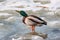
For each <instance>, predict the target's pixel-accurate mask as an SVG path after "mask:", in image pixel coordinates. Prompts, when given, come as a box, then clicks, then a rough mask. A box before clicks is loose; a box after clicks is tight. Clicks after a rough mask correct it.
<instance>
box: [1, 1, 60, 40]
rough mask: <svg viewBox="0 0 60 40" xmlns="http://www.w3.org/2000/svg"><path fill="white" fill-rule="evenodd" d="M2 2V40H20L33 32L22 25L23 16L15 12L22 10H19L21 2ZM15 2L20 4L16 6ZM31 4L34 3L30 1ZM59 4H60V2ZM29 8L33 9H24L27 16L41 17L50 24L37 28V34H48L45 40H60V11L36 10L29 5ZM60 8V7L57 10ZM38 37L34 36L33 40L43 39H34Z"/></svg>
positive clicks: (33, 6)
mask: <svg viewBox="0 0 60 40" xmlns="http://www.w3.org/2000/svg"><path fill="white" fill-rule="evenodd" d="M2 1H3V0H1V1H0V2H1V3H0V5H1V6H0V8H1V9H0V40H12V39H13V38H14V39H16V40H18V39H19V37H21V35H25V34H26V33H30V32H31V30H30V28H28V27H27V26H26V25H25V24H23V23H22V16H21V15H20V14H19V13H17V12H16V11H15V10H21V9H19V5H20V4H18V3H19V2H20V0H18V1H19V2H18V1H16V0H13V1H11V0H7V1H4V2H2ZM9 1H10V2H9ZM26 1H27V0H26ZM46 1H47V0H46ZM46 1H45V2H46ZM55 1H56V0H55ZM15 2H18V3H16V4H14V3H15ZM29 2H30V3H33V2H32V0H31V1H30V0H29ZM41 2H44V1H41ZM57 2H59V0H58V1H57ZM57 2H56V3H57ZM23 3H26V4H27V3H28V2H23ZM49 3H50V2H49ZM21 4H22V3H21ZM28 4H29V3H28ZM28 4H27V5H28ZM33 4H34V3H33ZM47 4H48V3H47ZM57 4H59V3H57ZM22 5H23V4H22ZM38 5H39V4H38ZM52 5H54V4H52ZM20 6H21V5H20ZM29 6H31V7H27V6H26V5H25V6H24V7H27V8H24V9H23V10H24V11H26V12H27V14H29V15H31V14H33V15H36V16H39V17H41V18H42V19H44V20H46V21H47V23H48V24H47V26H45V25H44V26H42V27H36V32H38V33H44V34H48V35H47V36H48V37H47V38H46V39H44V40H60V9H55V6H53V9H54V10H53V9H49V8H40V9H39V8H38V7H37V8H36V9H35V6H36V5H32V4H29ZM47 6H48V5H47ZM59 7H60V6H58V7H57V8H59ZM50 8H51V7H50ZM36 36H37V35H36ZM36 36H32V37H33V38H32V40H40V39H41V38H40V37H39V36H38V38H37V39H34V37H35V38H36ZM41 40H43V39H41Z"/></svg>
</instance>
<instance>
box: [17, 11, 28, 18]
mask: <svg viewBox="0 0 60 40" xmlns="http://www.w3.org/2000/svg"><path fill="white" fill-rule="evenodd" d="M17 12H19V13H20V14H21V15H22V16H23V17H27V16H28V15H27V14H26V12H25V11H17Z"/></svg>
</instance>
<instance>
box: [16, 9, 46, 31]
mask: <svg viewBox="0 0 60 40" xmlns="http://www.w3.org/2000/svg"><path fill="white" fill-rule="evenodd" d="M16 12H18V13H19V14H20V15H22V16H23V19H22V22H23V23H24V24H26V25H28V26H30V27H31V30H32V32H35V27H36V26H40V27H41V26H42V25H47V22H46V21H44V20H43V19H41V18H40V17H38V16H35V15H28V14H27V13H26V12H25V11H23V10H21V11H17V10H16Z"/></svg>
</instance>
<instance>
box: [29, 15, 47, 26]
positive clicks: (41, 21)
mask: <svg viewBox="0 0 60 40" xmlns="http://www.w3.org/2000/svg"><path fill="white" fill-rule="evenodd" d="M30 16H31V17H34V18H36V19H38V20H40V22H39V21H34V20H32V19H30V20H31V21H34V22H36V23H40V24H45V25H47V22H46V21H44V20H43V19H41V18H39V17H37V16H35V15H30Z"/></svg>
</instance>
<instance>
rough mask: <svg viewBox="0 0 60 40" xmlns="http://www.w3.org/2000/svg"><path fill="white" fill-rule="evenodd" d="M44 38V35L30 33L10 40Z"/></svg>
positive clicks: (37, 39) (43, 39) (45, 36)
mask: <svg viewBox="0 0 60 40" xmlns="http://www.w3.org/2000/svg"><path fill="white" fill-rule="evenodd" d="M46 38H47V35H46V34H42V33H37V32H30V33H26V34H24V35H22V36H20V37H19V38H15V39H14V38H13V39H12V40H45V39H46Z"/></svg>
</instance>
